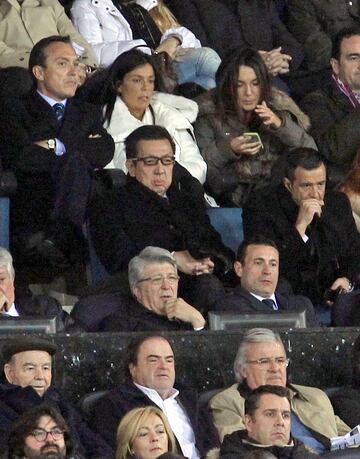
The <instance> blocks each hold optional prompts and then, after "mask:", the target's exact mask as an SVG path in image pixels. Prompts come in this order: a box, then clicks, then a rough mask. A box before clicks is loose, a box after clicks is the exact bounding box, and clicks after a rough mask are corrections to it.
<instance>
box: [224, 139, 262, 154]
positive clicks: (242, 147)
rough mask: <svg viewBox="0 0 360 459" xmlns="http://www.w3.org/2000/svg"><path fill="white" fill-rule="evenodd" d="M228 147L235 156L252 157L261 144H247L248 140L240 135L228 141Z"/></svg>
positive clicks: (257, 151)
mask: <svg viewBox="0 0 360 459" xmlns="http://www.w3.org/2000/svg"><path fill="white" fill-rule="evenodd" d="M230 147H231V149H232V151H233V152H234V153H235V154H236V155H237V156H240V155H248V156H254V155H256V154H257V153H259V151H260V150H261V142H249V139H248V138H246V137H244V136H243V135H241V136H239V137H234V138H233V139H232V140H231V141H230Z"/></svg>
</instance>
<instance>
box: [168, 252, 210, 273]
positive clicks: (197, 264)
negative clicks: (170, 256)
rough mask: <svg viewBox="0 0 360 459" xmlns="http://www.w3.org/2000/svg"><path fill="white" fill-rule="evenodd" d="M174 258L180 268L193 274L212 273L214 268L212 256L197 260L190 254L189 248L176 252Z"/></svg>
mask: <svg viewBox="0 0 360 459" xmlns="http://www.w3.org/2000/svg"><path fill="white" fill-rule="evenodd" d="M174 258H175V260H176V263H177V265H178V269H179V270H180V271H181V272H183V273H185V274H190V275H191V276H200V275H201V274H210V273H212V272H213V270H214V263H213V261H211V260H210V258H202V259H200V260H196V259H195V258H194V257H193V256H191V255H190V253H189V251H188V250H182V251H179V252H175V253H174Z"/></svg>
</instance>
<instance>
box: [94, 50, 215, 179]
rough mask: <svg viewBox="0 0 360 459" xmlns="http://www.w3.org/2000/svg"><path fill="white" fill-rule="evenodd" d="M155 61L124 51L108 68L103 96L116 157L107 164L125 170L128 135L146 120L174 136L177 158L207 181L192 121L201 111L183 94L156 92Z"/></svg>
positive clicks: (105, 122) (105, 116)
mask: <svg viewBox="0 0 360 459" xmlns="http://www.w3.org/2000/svg"><path fill="white" fill-rule="evenodd" d="M152 62H153V61H152V57H151V56H148V55H147V54H144V53H142V52H141V51H137V50H132V51H128V52H126V53H123V54H121V55H120V56H119V57H118V58H117V59H116V60H115V62H114V63H113V64H112V66H111V67H110V68H109V71H108V76H107V79H106V81H105V83H104V85H103V95H102V96H101V97H100V101H101V103H102V105H103V106H104V126H105V128H106V130H107V131H108V132H109V134H110V135H111V136H112V137H113V139H114V141H115V154H114V159H113V161H112V162H111V163H110V165H109V166H108V167H116V168H120V169H122V170H124V171H126V166H125V162H126V155H125V146H124V141H125V139H126V137H127V136H128V135H129V134H130V133H131V132H132V131H134V130H135V129H137V128H138V127H140V126H142V125H144V124H157V125H160V126H163V127H165V128H166V129H167V130H168V131H169V133H170V134H171V136H172V138H173V139H174V142H175V145H176V150H175V157H176V160H177V161H178V162H179V163H180V164H181V165H182V166H183V167H184V168H185V169H187V170H188V171H189V172H190V174H192V175H193V176H194V177H195V178H197V179H198V180H199V181H200V182H201V183H204V181H205V175H206V164H205V162H204V160H203V158H202V157H201V155H200V152H199V148H198V146H197V144H196V142H195V137H194V134H193V127H192V124H191V123H193V122H194V121H195V118H196V115H197V112H198V108H197V104H196V103H195V102H194V101H192V100H189V99H186V98H184V97H181V96H175V95H172V94H165V93H160V92H156V93H155V92H154V91H155V90H156V89H157V82H158V78H157V75H156V71H155V68H154V65H153V63H152Z"/></svg>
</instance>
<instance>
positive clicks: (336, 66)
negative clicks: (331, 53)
mask: <svg viewBox="0 0 360 459" xmlns="http://www.w3.org/2000/svg"><path fill="white" fill-rule="evenodd" d="M330 65H331V68H332V71H333V72H334V74H335V75H336V76H339V61H338V60H337V59H335V58H334V57H332V58H331V59H330Z"/></svg>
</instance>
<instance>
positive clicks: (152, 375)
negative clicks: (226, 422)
mask: <svg viewBox="0 0 360 459" xmlns="http://www.w3.org/2000/svg"><path fill="white" fill-rule="evenodd" d="M124 355H125V356H126V357H125V358H126V361H125V362H124V363H125V371H126V375H127V379H128V383H127V384H125V385H122V386H117V387H116V388H115V389H113V390H111V391H109V392H108V393H107V394H105V395H104V396H103V397H101V398H100V400H98V402H97V403H96V404H95V406H94V408H93V410H92V414H93V416H92V420H91V421H90V422H91V426H92V427H93V429H94V430H96V431H97V432H99V433H100V434H101V435H102V436H103V437H104V439H105V440H106V441H107V443H108V444H109V445H110V446H111V447H112V448H114V449H115V446H116V431H117V427H118V425H119V422H120V421H121V419H122V418H123V416H124V415H125V414H126V413H127V412H128V411H130V410H131V409H133V408H137V407H141V406H149V405H153V406H157V407H158V408H160V409H161V410H162V411H164V413H165V414H166V416H167V418H168V421H169V424H170V427H171V429H172V431H173V432H174V435H175V437H176V440H177V443H178V445H179V447H180V451H181V452H182V454H183V455H184V456H185V457H187V458H189V459H198V458H200V457H204V456H205V454H206V452H207V451H209V450H210V449H212V448H215V447H217V446H218V445H219V439H218V435H217V433H216V430H215V427H214V425H213V424H212V421H211V416H210V413H209V412H208V410H207V408H206V409H205V408H204V409H199V403H198V398H197V396H196V394H195V393H194V392H193V391H192V390H181V391H180V392H179V390H177V389H175V388H174V384H175V359H174V352H173V349H172V347H171V344H170V342H169V341H168V340H167V339H166V338H165V337H164V336H157V335H145V336H144V335H142V336H138V337H136V338H134V339H133V340H132V341H131V342H130V343H129V345H128V347H127V349H126V350H125V351H124Z"/></svg>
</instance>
